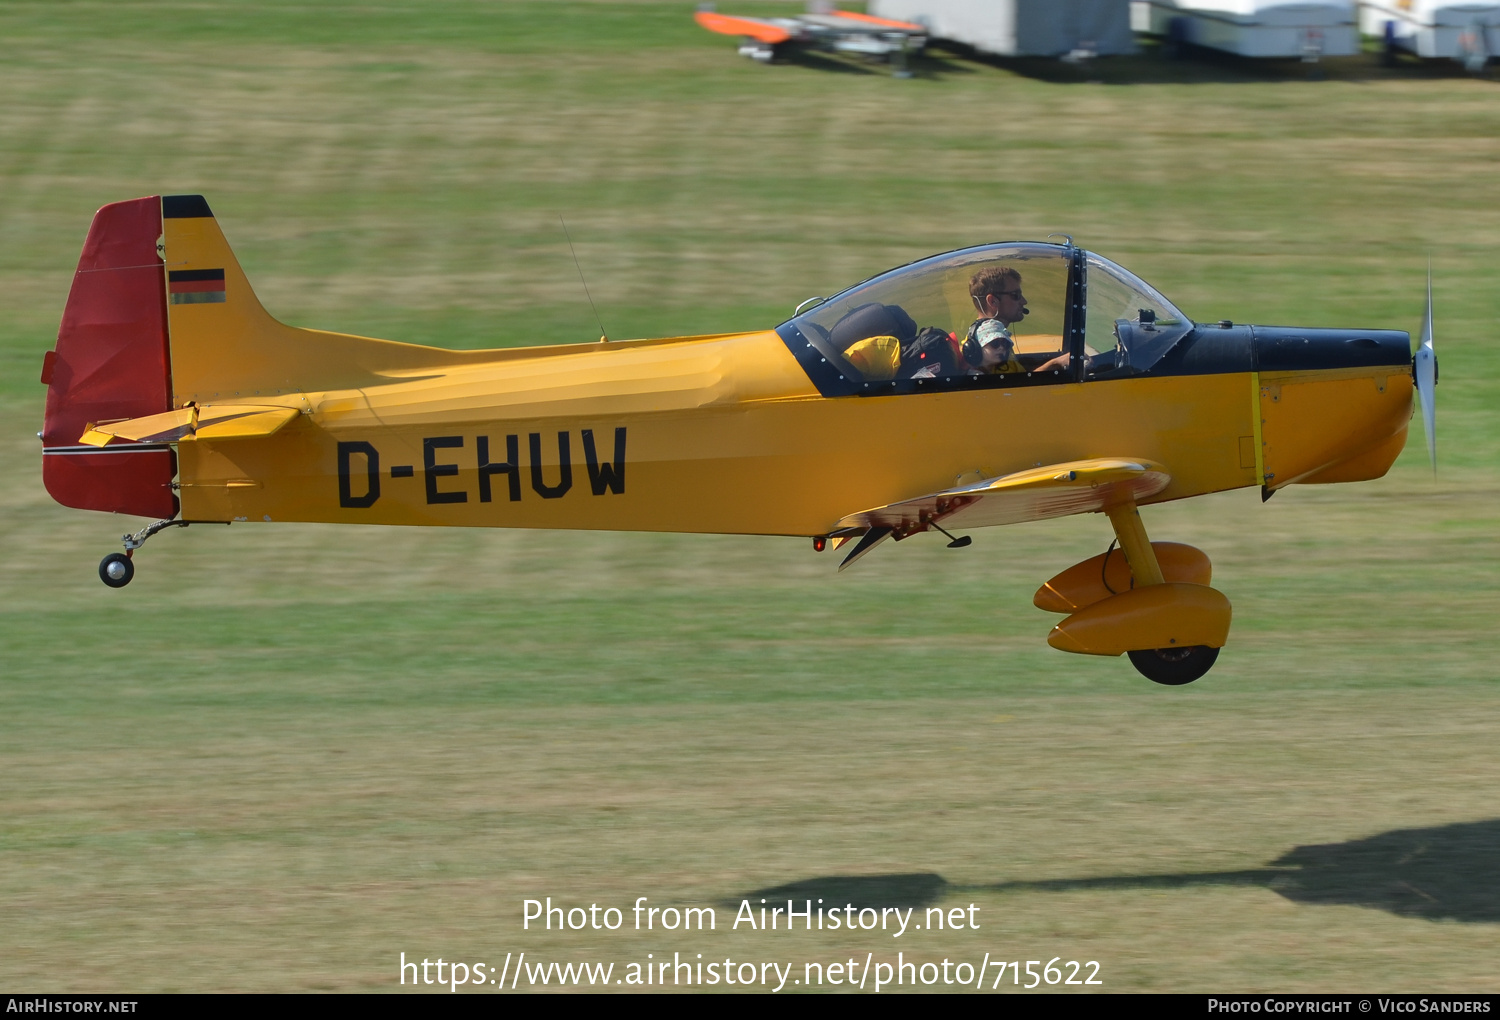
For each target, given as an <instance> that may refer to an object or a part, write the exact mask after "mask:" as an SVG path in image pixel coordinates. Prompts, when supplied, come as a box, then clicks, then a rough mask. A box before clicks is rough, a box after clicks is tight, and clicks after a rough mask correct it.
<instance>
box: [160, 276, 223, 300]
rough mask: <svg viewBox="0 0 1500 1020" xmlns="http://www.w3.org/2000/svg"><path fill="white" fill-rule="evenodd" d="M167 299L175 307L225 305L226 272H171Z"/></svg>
mask: <svg viewBox="0 0 1500 1020" xmlns="http://www.w3.org/2000/svg"><path fill="white" fill-rule="evenodd" d="M167 299H168V300H169V301H171V302H172V304H174V305H218V304H223V303H224V270H222V269H173V270H171V271H170V272H168V273H167Z"/></svg>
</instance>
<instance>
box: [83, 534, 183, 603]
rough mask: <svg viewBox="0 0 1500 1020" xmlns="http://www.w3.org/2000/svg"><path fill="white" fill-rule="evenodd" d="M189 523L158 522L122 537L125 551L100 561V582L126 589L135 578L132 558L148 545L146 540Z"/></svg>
mask: <svg viewBox="0 0 1500 1020" xmlns="http://www.w3.org/2000/svg"><path fill="white" fill-rule="evenodd" d="M188 523H189V522H188V521H180V520H172V521H157V522H155V523H154V524H148V525H146V526H145V527H144V528H142V529H141V530H140V531H137V532H136V533H135V534H133V535H122V536H121V541H123V542H124V544H125V551H124V552H123V553H110V554H109V555H108V556H106V557H104V559H102V560H100V561H99V580H101V581H103V582H104V583H105V584H107V585H109V586H110V587H111V588H123V587H125V586H126V585H127V584H129V583H130V581H131V578H133V577H135V563H134V561H133V560H132V559H131V557H133V556H134V555H135V551H136V550H137V549H139V548H140V547H141V546H143V545H145V544H146V539H148V538H150V537H151V536H152V535H154V534H156V533H157V532H158V531H164V530H166V529H167V528H185V527H187V526H188Z"/></svg>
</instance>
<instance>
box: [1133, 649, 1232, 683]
mask: <svg viewBox="0 0 1500 1020" xmlns="http://www.w3.org/2000/svg"><path fill="white" fill-rule="evenodd" d="M1125 654H1127V655H1129V656H1130V663H1131V665H1133V666H1134V667H1135V668H1136V669H1137V670H1139V671H1140V674H1141V675H1142V676H1143V677H1145V678H1146V679H1147V680H1153V681H1155V682H1156V683H1159V684H1166V685H1167V686H1168V687H1181V686H1182V685H1183V684H1190V683H1192V682H1193V681H1194V680H1196V679H1198V678H1199V677H1200V676H1202V675H1203V674H1204V673H1207V672H1208V671H1209V670H1210V669H1212V668H1213V664H1214V662H1215V661H1217V660H1218V658H1219V650H1218V649H1217V648H1210V647H1208V646H1207V645H1189V646H1188V647H1186V648H1147V649H1145V650H1144V651H1139V652H1126V653H1125Z"/></svg>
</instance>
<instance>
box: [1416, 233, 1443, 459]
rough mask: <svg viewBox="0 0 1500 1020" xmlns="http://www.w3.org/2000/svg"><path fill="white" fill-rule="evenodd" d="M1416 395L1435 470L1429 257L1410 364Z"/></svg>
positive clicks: (1434, 366)
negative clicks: (1417, 335)
mask: <svg viewBox="0 0 1500 1020" xmlns="http://www.w3.org/2000/svg"><path fill="white" fill-rule="evenodd" d="M1412 375H1414V376H1415V377H1416V382H1417V395H1418V396H1419V397H1421V399H1422V427H1423V428H1424V429H1425V430H1426V432H1427V459H1428V460H1429V461H1431V463H1432V471H1433V473H1434V474H1436V473H1437V395H1436V392H1435V391H1436V388H1437V354H1436V353H1434V352H1433V349H1432V258H1431V256H1429V257H1428V259H1427V311H1426V313H1425V314H1424V315H1423V316H1422V342H1421V346H1419V347H1418V348H1417V355H1416V358H1415V359H1414V360H1413V364H1412Z"/></svg>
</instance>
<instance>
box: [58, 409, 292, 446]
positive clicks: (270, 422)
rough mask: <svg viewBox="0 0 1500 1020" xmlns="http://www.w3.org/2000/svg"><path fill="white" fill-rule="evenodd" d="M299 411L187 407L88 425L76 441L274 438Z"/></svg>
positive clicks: (92, 442)
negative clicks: (141, 416) (142, 416)
mask: <svg viewBox="0 0 1500 1020" xmlns="http://www.w3.org/2000/svg"><path fill="white" fill-rule="evenodd" d="M300 413H301V412H300V411H298V409H297V408H295V407H267V406H265V405H261V404H205V405H203V406H202V407H199V406H197V405H193V404H190V405H188V406H187V407H180V408H178V409H177V410H175V411H165V412H163V413H162V414H152V415H147V416H146V417H144V418H129V419H127V420H125V421H116V422H110V423H108V424H104V425H90V426H89V427H88V431H86V432H84V434H83V435H82V437H80V438H79V440H78V441H79V442H80V443H84V444H86V445H88V446H98V447H103V446H106V445H107V444H108V443H109V442H110V440H112V439H128V440H132V441H134V442H137V443H175V442H181V441H184V440H192V439H256V438H260V437H262V436H270V435H274V434H276V433H277V432H279V431H280V430H281V428H282V427H283V426H284V425H286V423H287V422H289V421H291V420H292V419H293V418H295V417H297V415H298V414H300Z"/></svg>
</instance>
